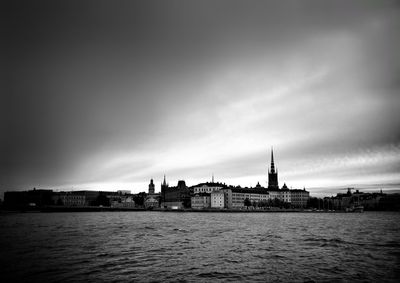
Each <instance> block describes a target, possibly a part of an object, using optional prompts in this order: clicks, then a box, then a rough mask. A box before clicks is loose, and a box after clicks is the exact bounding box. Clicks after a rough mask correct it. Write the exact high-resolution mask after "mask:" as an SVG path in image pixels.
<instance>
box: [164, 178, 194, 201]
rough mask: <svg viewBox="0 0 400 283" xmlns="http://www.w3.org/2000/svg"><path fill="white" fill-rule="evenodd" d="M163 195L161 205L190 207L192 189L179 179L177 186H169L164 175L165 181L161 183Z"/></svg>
mask: <svg viewBox="0 0 400 283" xmlns="http://www.w3.org/2000/svg"><path fill="white" fill-rule="evenodd" d="M161 196H162V203H161V206H162V207H164V208H169V207H178V208H184V207H186V208H187V207H190V197H191V191H190V188H189V187H188V186H186V183H185V181H183V180H180V181H178V185H177V186H176V187H169V186H168V184H167V182H166V180H165V176H164V181H163V183H162V184H161Z"/></svg>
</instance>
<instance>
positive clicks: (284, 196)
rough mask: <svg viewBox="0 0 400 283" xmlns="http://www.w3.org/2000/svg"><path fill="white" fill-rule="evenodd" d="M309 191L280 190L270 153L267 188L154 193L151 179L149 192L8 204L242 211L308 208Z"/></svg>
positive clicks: (164, 187) (18, 197) (180, 187)
mask: <svg viewBox="0 0 400 283" xmlns="http://www.w3.org/2000/svg"><path fill="white" fill-rule="evenodd" d="M308 199H309V192H308V191H306V190H305V189H303V190H299V189H294V190H292V189H289V188H288V187H287V186H286V184H284V185H283V186H282V188H279V185H278V170H277V169H276V168H275V163H274V155H273V151H271V165H270V167H269V169H268V186H267V187H262V186H261V185H260V184H259V183H258V184H257V185H256V186H255V187H254V188H247V187H246V188H242V187H240V186H236V187H234V186H228V185H226V184H225V183H220V182H214V177H213V178H212V181H211V182H206V183H200V184H198V185H195V186H191V187H188V186H187V185H186V183H185V181H183V180H181V181H178V184H177V186H169V184H168V183H167V181H166V178H165V175H164V180H163V182H162V183H161V192H160V193H156V192H155V184H154V181H153V179H151V180H150V184H149V189H148V193H139V194H131V193H130V191H117V192H101V191H70V192H53V191H52V190H35V189H34V190H31V191H26V192H6V193H5V204H6V205H8V206H10V207H18V206H22V207H23V206H25V207H26V206H31V207H34V206H45V205H63V206H80V207H83V206H110V207H114V208H134V207H144V208H167V209H168V208H169V209H183V208H193V209H208V208H210V209H211V208H215V209H243V208H249V207H253V208H262V207H272V206H280V207H282V206H284V207H294V208H302V207H306V205H307V202H308Z"/></svg>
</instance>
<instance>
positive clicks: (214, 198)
mask: <svg viewBox="0 0 400 283" xmlns="http://www.w3.org/2000/svg"><path fill="white" fill-rule="evenodd" d="M210 196H211V208H224V207H225V194H224V192H223V191H214V192H212V193H211V194H210Z"/></svg>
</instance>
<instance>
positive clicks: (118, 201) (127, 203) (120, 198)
mask: <svg viewBox="0 0 400 283" xmlns="http://www.w3.org/2000/svg"><path fill="white" fill-rule="evenodd" d="M110 206H111V207H114V208H134V207H135V201H134V200H133V196H132V195H127V194H124V195H115V196H110Z"/></svg>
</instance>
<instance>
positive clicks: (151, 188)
mask: <svg viewBox="0 0 400 283" xmlns="http://www.w3.org/2000/svg"><path fill="white" fill-rule="evenodd" d="M149 194H154V183H153V179H151V180H150V184H149Z"/></svg>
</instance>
